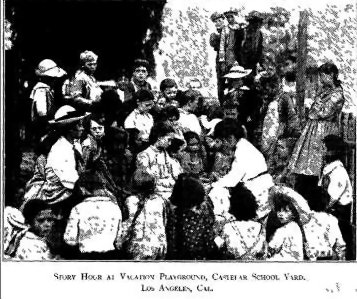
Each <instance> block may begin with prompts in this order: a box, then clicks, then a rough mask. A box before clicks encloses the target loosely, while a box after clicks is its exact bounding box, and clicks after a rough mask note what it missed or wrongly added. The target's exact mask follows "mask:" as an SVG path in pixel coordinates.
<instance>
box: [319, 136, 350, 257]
mask: <svg viewBox="0 0 357 299" xmlns="http://www.w3.org/2000/svg"><path fill="white" fill-rule="evenodd" d="M323 141H324V144H325V146H326V149H327V151H326V155H325V157H324V161H325V166H324V168H323V170H322V175H321V177H320V180H319V185H320V186H321V187H322V188H323V189H324V190H326V191H327V193H328V194H329V197H330V201H329V204H328V207H327V209H328V211H330V213H331V214H332V215H334V216H335V217H336V218H337V219H338V225H339V227H340V229H341V233H342V236H343V239H344V240H345V242H346V246H347V248H346V259H347V260H351V259H353V260H354V259H355V256H354V254H353V246H354V245H353V230H354V229H353V216H352V215H353V212H352V202H353V190H352V184H351V180H350V177H349V175H348V173H347V171H346V168H345V167H344V165H343V163H342V161H344V154H345V147H346V145H345V143H344V141H343V140H342V139H341V138H340V137H338V136H335V135H328V136H326V137H325V138H324V140H323Z"/></svg>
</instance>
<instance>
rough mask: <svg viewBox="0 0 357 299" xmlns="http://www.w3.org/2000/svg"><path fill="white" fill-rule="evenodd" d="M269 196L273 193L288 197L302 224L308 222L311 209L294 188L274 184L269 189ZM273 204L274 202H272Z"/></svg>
mask: <svg viewBox="0 0 357 299" xmlns="http://www.w3.org/2000/svg"><path fill="white" fill-rule="evenodd" d="M269 192H270V196H272V195H274V194H283V195H285V196H287V197H288V199H289V200H290V201H291V203H292V204H293V205H294V206H295V208H296V210H297V212H298V214H299V218H300V221H301V223H302V224H305V223H308V222H309V221H310V218H311V209H310V207H309V205H308V203H307V201H306V199H305V198H303V197H302V196H301V195H300V194H299V193H297V192H296V191H295V190H293V189H291V188H289V187H286V186H282V185H276V186H273V187H272V188H271V189H270V191H269ZM272 204H273V205H274V203H272Z"/></svg>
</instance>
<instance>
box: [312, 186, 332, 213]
mask: <svg viewBox="0 0 357 299" xmlns="http://www.w3.org/2000/svg"><path fill="white" fill-rule="evenodd" d="M310 197H311V198H310V200H308V204H309V207H310V209H311V210H314V211H316V212H325V211H326V209H327V207H328V204H329V202H330V195H329V194H328V192H327V191H326V190H325V189H324V188H321V187H317V188H313V190H312V191H311V196H310Z"/></svg>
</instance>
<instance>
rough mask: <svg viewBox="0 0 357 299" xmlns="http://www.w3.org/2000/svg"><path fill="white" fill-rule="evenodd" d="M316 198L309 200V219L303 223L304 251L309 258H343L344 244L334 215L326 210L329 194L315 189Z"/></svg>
mask: <svg viewBox="0 0 357 299" xmlns="http://www.w3.org/2000/svg"><path fill="white" fill-rule="evenodd" d="M315 199H316V200H311V201H309V205H310V208H311V209H312V213H311V219H310V221H309V222H308V223H306V224H304V226H303V227H304V231H305V236H306V241H305V252H306V255H307V258H308V259H309V260H344V259H345V250H346V244H345V241H344V240H343V238H342V235H341V231H340V228H339V226H338V221H337V219H336V217H335V216H333V215H331V214H329V213H328V212H326V207H327V206H328V203H329V195H328V194H327V193H326V192H324V190H323V189H317V190H316V194H315Z"/></svg>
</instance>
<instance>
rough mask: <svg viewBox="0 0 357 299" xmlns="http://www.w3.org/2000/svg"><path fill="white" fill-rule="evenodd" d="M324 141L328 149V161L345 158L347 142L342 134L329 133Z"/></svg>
mask: <svg viewBox="0 0 357 299" xmlns="http://www.w3.org/2000/svg"><path fill="white" fill-rule="evenodd" d="M323 142H324V144H325V147H326V149H327V155H328V160H329V161H326V162H332V161H335V160H340V161H343V160H344V156H345V153H346V144H345V142H344V141H343V139H342V138H341V137H340V136H336V135H327V136H326V137H325V138H324V139H323Z"/></svg>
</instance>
